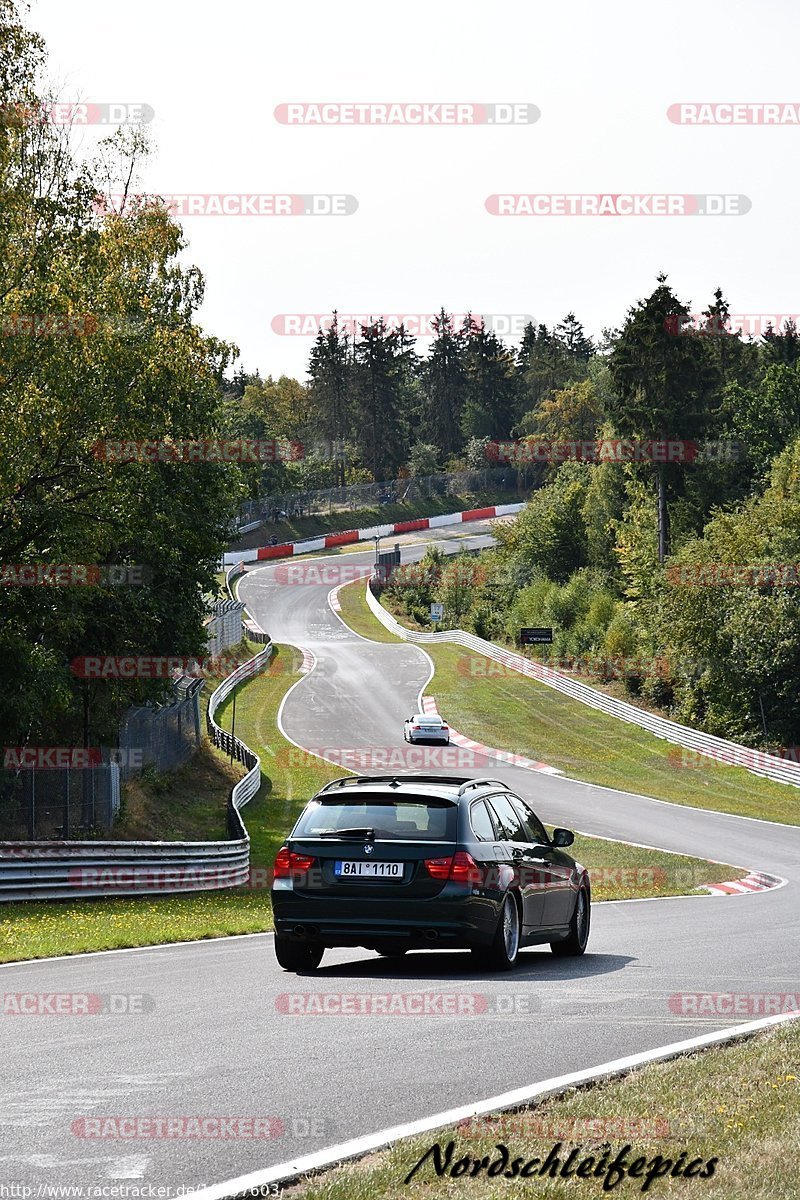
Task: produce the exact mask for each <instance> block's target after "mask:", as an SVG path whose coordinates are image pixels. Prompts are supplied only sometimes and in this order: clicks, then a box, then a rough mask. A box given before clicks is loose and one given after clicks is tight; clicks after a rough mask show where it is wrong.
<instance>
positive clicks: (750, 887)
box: [703, 871, 786, 896]
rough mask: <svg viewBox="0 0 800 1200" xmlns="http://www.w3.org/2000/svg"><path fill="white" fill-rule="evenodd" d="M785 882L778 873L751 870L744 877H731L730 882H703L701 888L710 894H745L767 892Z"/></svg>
mask: <svg viewBox="0 0 800 1200" xmlns="http://www.w3.org/2000/svg"><path fill="white" fill-rule="evenodd" d="M785 882H786V880H785V879H781V877H780V876H779V875H765V874H764V873H763V872H761V871H751V873H750V874H749V875H745V877H744V879H732V880H731V882H730V883H704V884H703V888H704V889H705V890H706V891H707V892H710V893H711V895H712V896H746V895H749V894H750V893H751V892H769V891H771V890H772V888H776V887H781V886H782V885H783V884H784V883H785Z"/></svg>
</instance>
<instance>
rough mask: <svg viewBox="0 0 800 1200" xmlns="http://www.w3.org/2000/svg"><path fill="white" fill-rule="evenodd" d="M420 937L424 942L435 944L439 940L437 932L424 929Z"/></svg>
mask: <svg viewBox="0 0 800 1200" xmlns="http://www.w3.org/2000/svg"><path fill="white" fill-rule="evenodd" d="M422 936H423V937H424V938H425V939H426V941H429V942H436V941H438V940H439V931H438V930H437V929H425V930H423V933H422Z"/></svg>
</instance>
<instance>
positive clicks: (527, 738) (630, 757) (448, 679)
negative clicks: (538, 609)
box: [339, 586, 800, 825]
mask: <svg viewBox="0 0 800 1200" xmlns="http://www.w3.org/2000/svg"><path fill="white" fill-rule="evenodd" d="M348 593H349V594H348ZM339 595H340V599H342V600H343V599H344V597H345V596H347V613H345V608H344V604H343V605H342V616H343V617H344V618H345V620H347V621H348V622H349V621H351V620H353V621H355V622H357V624H354V625H353V628H354V629H356V630H357V632H358V633H360V634H362V636H364V637H370V638H374V639H375V640H376V641H386V640H387V639H388V640H390V641H392V640H396V639H394V638H393V637H392V635H391V634H390V633H389V632H388V630H386V629H385V628H384V627H383V625H381V623H380V622H379V621H378V620H377V619H376V618H375V617H374V616H373V614H372V613H371V612H370V610H369V608H368V606H367V602H366V600H365V598H364V589H363V586H359V587H358V588H354V589H350V588H349V587H348V588H346V589H342V591H341V592H340V593H339ZM425 650H426V651H427V652H428V654H430V656H431V658H432V659H433V662H434V665H435V667H436V674H435V676H434V678H433V680H432V681H431V683H430V685H429V689H428V690H429V691H430V692H431V694H432V695H434V696H435V697H436V702H437V705H438V706H439V709H440V711H441V712H442V713H444V715H445V716H446V717H447V719H448V721H449V722H450V723H451V724H452V726H453V728H454V729H457V730H458V731H459V732H460V733H463V734H465V735H466V736H468V737H474V738H478V739H479V740H480V741H481V742H484V743H485V744H486V745H489V746H494V747H496V748H497V749H500V750H510V751H512V752H513V753H515V754H524V755H527V756H529V757H531V758H535V759H538V760H539V761H541V762H546V763H549V764H550V766H554V767H559V768H560V769H561V770H562V771H564V772H565V774H567V775H569V776H571V777H572V778H573V779H581V780H584V781H585V782H587V783H595V784H601V785H603V786H604V787H610V788H618V789H620V790H621V791H626V792H641V791H642V789H643V786H645V787H646V793H647V795H648V796H655V797H656V799H658V800H669V801H671V802H672V803H673V804H686V805H689V806H690V807H694V808H710V809H714V810H715V811H717V812H726V813H735V814H737V815H738V816H746V817H757V818H759V819H761V820H764V821H778V822H781V823H783V824H786V825H797V824H799V823H800V790H798V789H797V788H794V787H791V786H790V785H789V784H780V783H773V782H772V781H771V780H768V779H761V778H759V777H758V776H756V775H753V774H751V772H750V771H746V770H745V769H744V768H743V767H731V766H727V765H726V764H723V763H715V762H712V761H711V760H710V759H709V760H706V761H705V762H704V761H703V760H702V758H698V759H697V760H695V756H693V755H688V756H687V755H684V752H683V751H682V749H681V748H680V747H679V746H671V745H670V744H669V743H667V742H664V741H662V740H661V739H660V738H657V737H654V736H653V735H652V734H650V733H648V732H647V731H646V730H644V729H639V728H638V727H637V726H636V725H629V724H627V722H623V721H620V720H618V719H617V718H616V717H611V716H608V715H607V714H606V713H603V712H600V711H599V710H597V709H594V708H590V707H589V706H588V705H586V704H581V703H579V701H577V700H571V699H570V698H569V697H568V696H564V695H562V694H561V693H560V692H557V691H556V690H555V689H554V688H550V687H547V685H546V684H543V683H539V682H538V681H537V680H535V679H530V678H528V677H527V676H525V675H520V674H518V673H517V672H516V671H512V670H510V669H506V668H505V667H503V666H502V664H499V663H496V662H494V661H493V660H491V659H488V658H485V657H484V656H483V655H482V654H476V653H474V652H473V651H471V650H467V649H465V648H463V647H461V646H455V645H447V644H441V645H427V644H426V646H425Z"/></svg>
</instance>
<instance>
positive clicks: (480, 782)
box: [458, 779, 507, 796]
mask: <svg viewBox="0 0 800 1200" xmlns="http://www.w3.org/2000/svg"><path fill="white" fill-rule="evenodd" d="M506 786H507V785H506V784H505V783H503V782H502V781H501V780H499V779H468V780H467V781H466V782H465V783H462V785H461V787H460V788H459V789H458V794H459V796H463V795H464V793H465V792H468V791H469V789H470V788H477V787H501V788H505V787H506Z"/></svg>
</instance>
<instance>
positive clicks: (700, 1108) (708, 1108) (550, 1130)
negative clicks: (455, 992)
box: [282, 1021, 800, 1200]
mask: <svg viewBox="0 0 800 1200" xmlns="http://www.w3.org/2000/svg"><path fill="white" fill-rule="evenodd" d="M523 1036H524V1035H523ZM798 1057H800V1022H797V1021H794V1022H791V1023H790V1024H788V1025H786V1026H783V1027H780V1028H778V1029H775V1030H770V1031H768V1032H765V1033H762V1034H759V1035H757V1036H756V1037H754V1038H752V1039H749V1040H747V1041H744V1042H739V1043H735V1044H733V1045H731V1046H726V1047H724V1048H720V1049H716V1050H714V1051H713V1052H711V1051H705V1052H701V1053H698V1054H692V1055H687V1056H684V1057H681V1058H678V1059H674V1060H672V1061H671V1062H666V1063H656V1064H653V1065H651V1066H647V1067H643V1068H641V1069H639V1070H637V1071H633V1072H632V1073H631V1074H629V1075H627V1076H625V1077H623V1078H622V1079H619V1080H610V1081H608V1082H604V1083H599V1084H596V1085H594V1086H592V1087H588V1088H583V1089H579V1090H576V1089H571V1090H570V1091H569V1092H567V1093H566V1095H565V1096H563V1097H553V1098H551V1099H546V1100H543V1101H542V1102H541V1103H540V1104H539V1105H537V1106H536V1107H535V1108H528V1109H523V1110H518V1111H517V1112H514V1113H506V1114H502V1115H500V1116H498V1117H496V1118H487V1117H483V1118H474V1119H472V1120H471V1121H469V1122H465V1123H463V1124H462V1125H460V1126H458V1127H452V1128H450V1129H443V1130H441V1131H438V1132H435V1133H432V1134H428V1135H426V1136H425V1137H422V1138H414V1139H409V1140H407V1141H402V1142H398V1143H396V1144H395V1145H394V1146H392V1147H390V1148H389V1149H387V1150H385V1151H381V1152H380V1153H378V1154H372V1155H370V1156H368V1157H367V1158H364V1159H362V1160H360V1161H359V1162H356V1163H352V1164H347V1165H344V1166H341V1167H337V1168H335V1169H334V1170H331V1171H329V1172H327V1173H325V1174H324V1175H321V1176H318V1177H316V1178H311V1179H306V1180H304V1181H301V1182H300V1183H299V1184H298V1185H297V1186H294V1187H291V1188H288V1189H285V1191H284V1192H283V1193H282V1194H283V1195H285V1196H287V1197H290V1198H291V1200H373V1197H375V1196H380V1197H381V1200H395V1198H397V1200H400V1197H404V1198H405V1197H412V1200H461V1198H462V1197H463V1198H464V1200H501V1198H505V1197H508V1196H512V1195H513V1196H518V1195H521V1194H523V1189H524V1194H526V1195H530V1196H533V1195H536V1196H547V1197H556V1198H557V1197H574V1196H586V1197H600V1196H604V1195H606V1194H608V1191H613V1195H615V1196H622V1197H630V1196H637V1195H641V1194H642V1192H645V1194H647V1195H652V1196H662V1195H665V1194H668V1195H670V1196H684V1195H691V1196H698V1197H700V1196H702V1197H704V1198H708V1200H774V1197H776V1196H793V1195H797V1161H798V1155H799V1154H800V1072H798V1071H797V1070H796V1068H795V1067H794V1064H796V1063H797V1060H798ZM436 1142H438V1143H439V1145H440V1146H441V1147H442V1156H443V1157H444V1155H445V1154H446V1151H447V1147H448V1143H450V1142H453V1143H454V1145H453V1151H452V1156H451V1159H450V1167H452V1166H454V1165H455V1164H456V1163H458V1162H459V1160H463V1159H464V1158H465V1156H469V1158H470V1160H471V1161H470V1163H468V1164H466V1165H465V1164H464V1163H463V1161H462V1163H461V1165H460V1168H457V1169H458V1171H459V1174H460V1175H461V1177H460V1178H459V1177H458V1176H456V1177H454V1176H453V1175H452V1173H451V1171H450V1170H446V1171H445V1173H444V1174H443V1175H442V1176H441V1177H439V1176H438V1175H437V1174H436V1171H435V1169H434V1166H433V1156H431V1157H430V1158H428V1159H427V1160H426V1161H425V1163H424V1164H423V1165H422V1166H421V1167H420V1168H419V1170H418V1171H417V1172H416V1174H415V1175H414V1176H413V1179H412V1180H411V1182H410V1183H409V1184H408V1185H406V1184H405V1183H404V1180H405V1179H406V1177H407V1176H408V1174H409V1172H411V1171H412V1170H413V1169H414V1167H415V1166H416V1164H417V1163H419V1162H420V1160H421V1159H422V1158H423V1156H424V1155H425V1154H426V1152H427V1151H428V1150H429V1148H430V1147H431V1146H433V1144H434V1143H436ZM501 1146H505V1147H506V1148H507V1153H508V1161H509V1163H511V1162H513V1161H514V1160H515V1159H517V1158H519V1159H521V1160H522V1165H523V1166H524V1164H525V1163H527V1162H529V1161H530V1160H531V1159H538V1160H539V1162H538V1163H535V1164H534V1163H532V1164H531V1167H530V1168H529V1177H528V1178H526V1179H519V1178H518V1179H516V1180H515V1181H514V1182H512V1181H511V1180H510V1179H508V1178H504V1177H503V1176H502V1175H501V1174H497V1176H496V1177H495V1178H487V1175H486V1170H485V1168H484V1169H483V1170H482V1171H481V1173H480V1174H478V1175H477V1176H473V1175H472V1174H471V1171H472V1166H473V1165H474V1163H475V1162H476V1161H477V1162H480V1161H481V1160H482V1159H483V1158H484V1156H488V1162H487V1165H489V1166H491V1165H492V1164H494V1163H500V1162H502V1151H501V1150H500V1149H499V1147H501ZM573 1150H577V1153H576V1154H575V1156H574V1158H573V1160H572V1163H571V1170H572V1171H573V1172H575V1171H576V1170H577V1168H578V1167H580V1166H581V1164H582V1163H584V1162H586V1163H588V1162H589V1159H590V1158H591V1160H592V1162H591V1165H589V1166H587V1167H585V1168H583V1171H584V1174H583V1176H582V1177H580V1178H579V1177H578V1176H577V1175H575V1174H574V1173H573V1175H572V1177H571V1178H563V1177H561V1176H560V1172H561V1170H563V1169H564V1165H565V1162H566V1160H567V1158H568V1157H569V1155H570V1152H571V1151H573ZM620 1151H624V1154H625V1159H626V1160H627V1163H628V1165H635V1164H636V1160H638V1159H643V1160H644V1162H642V1163H640V1164H638V1171H639V1174H638V1177H630V1175H628V1174H627V1172H625V1174H624V1177H623V1178H618V1176H617V1175H614V1176H611V1177H610V1182H612V1184H613V1188H609V1189H607V1190H604V1180H605V1179H607V1178H609V1177H608V1176H607V1175H606V1170H607V1165H609V1164H610V1163H611V1162H612V1161H613V1160H614V1158H615V1157H616V1155H617V1154H618V1153H619V1152H620ZM606 1152H607V1153H606ZM548 1155H551V1158H550V1168H549V1169H548V1170H547V1171H546V1172H545V1174H544V1177H542V1176H541V1175H540V1174H539V1173H538V1172H540V1171H541V1170H542V1168H543V1166H544V1164H545V1162H546V1161H547V1159H548ZM553 1155H554V1156H555V1157H556V1158H557V1159H558V1164H559V1165H558V1166H557V1167H554V1166H553V1157H552V1156H553ZM604 1156H605V1163H606V1168H603V1167H602V1164H603V1161H604ZM657 1156H658V1158H659V1162H658V1163H657V1164H656V1163H655V1160H656V1157H657ZM697 1160H699V1163H698V1162H697ZM711 1160H714V1162H713V1168H712V1171H713V1174H711V1175H709V1174H708V1170H709V1168H708V1167H707V1165H706V1164H708V1163H709V1162H710V1161H711ZM667 1161H669V1163H670V1166H669V1167H668V1168H666V1170H667V1172H668V1173H669V1174H668V1175H667V1176H666V1177H661V1178H659V1177H658V1176H655V1177H654V1178H653V1179H652V1182H651V1184H649V1185H648V1186H647V1187H645V1186H644V1185H645V1183H646V1181H647V1176H648V1174H652V1172H653V1171H654V1170H655V1171H660V1172H663V1170H664V1168H663V1163H665V1162H667ZM690 1164H692V1165H693V1169H694V1172H695V1173H696V1176H697V1177H695V1178H688V1179H687V1178H685V1177H683V1172H684V1171H685V1169H686V1168H687V1167H688V1166H690ZM502 1169H503V1168H502V1167H501V1170H502ZM505 1169H508V1167H506V1168H505ZM569 1169H570V1167H567V1170H569ZM673 1170H678V1171H679V1173H680V1177H673V1175H672V1171H673ZM551 1171H555V1173H556V1175H557V1177H556V1178H552V1177H551ZM595 1171H599V1172H600V1174H599V1176H598V1175H596V1174H595V1173H594V1172H595ZM615 1180H617V1182H616V1183H614V1181H615Z"/></svg>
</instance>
